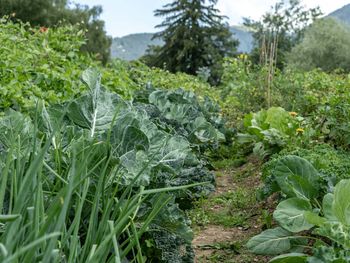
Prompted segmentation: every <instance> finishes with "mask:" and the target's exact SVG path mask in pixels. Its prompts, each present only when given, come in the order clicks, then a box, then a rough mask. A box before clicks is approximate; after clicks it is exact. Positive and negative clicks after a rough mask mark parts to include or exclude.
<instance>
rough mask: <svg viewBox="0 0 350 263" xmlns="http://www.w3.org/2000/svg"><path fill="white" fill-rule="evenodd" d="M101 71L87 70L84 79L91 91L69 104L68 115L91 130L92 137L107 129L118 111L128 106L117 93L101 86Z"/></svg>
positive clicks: (76, 122)
mask: <svg viewBox="0 0 350 263" xmlns="http://www.w3.org/2000/svg"><path fill="white" fill-rule="evenodd" d="M100 78H101V76H100V73H98V72H95V71H94V70H87V71H85V72H84V74H83V80H84V82H85V83H86V84H87V86H88V88H89V90H90V92H89V94H87V95H85V96H82V97H80V98H78V99H76V100H74V101H72V102H71V103H70V104H69V106H68V112H67V115H68V117H69V118H70V119H71V120H72V121H73V122H74V123H75V124H76V125H79V126H80V127H82V128H86V129H89V130H90V135H91V137H93V136H94V134H95V132H96V131H101V130H107V129H108V128H109V127H110V124H111V122H112V120H113V117H114V115H115V113H116V112H119V111H121V110H122V109H125V108H127V104H126V103H125V102H124V101H123V100H122V99H121V98H120V97H119V96H118V95H116V94H114V93H110V92H107V91H105V90H103V89H102V88H101V87H100Z"/></svg>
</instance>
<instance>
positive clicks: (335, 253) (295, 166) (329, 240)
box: [247, 156, 350, 262]
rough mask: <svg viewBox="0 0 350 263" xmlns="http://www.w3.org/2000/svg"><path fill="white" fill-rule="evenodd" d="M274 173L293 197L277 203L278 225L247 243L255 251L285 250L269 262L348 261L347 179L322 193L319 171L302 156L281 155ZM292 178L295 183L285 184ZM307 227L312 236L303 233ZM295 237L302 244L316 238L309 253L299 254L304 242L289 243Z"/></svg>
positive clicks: (284, 191)
mask: <svg viewBox="0 0 350 263" xmlns="http://www.w3.org/2000/svg"><path fill="white" fill-rule="evenodd" d="M273 175H274V179H273V180H276V182H277V184H278V185H279V186H280V191H281V192H282V194H284V195H285V196H287V197H291V196H292V197H291V198H289V199H287V200H284V201H282V202H281V203H279V205H278V206H277V208H276V210H275V212H274V219H275V220H276V221H277V223H278V224H279V225H280V227H278V228H274V229H269V230H266V231H264V232H262V233H261V234H259V235H257V236H255V237H253V238H252V239H251V240H250V241H249V242H248V244H247V246H248V248H249V249H250V250H251V251H252V252H254V253H257V254H266V255H279V254H283V253H288V254H283V255H280V256H278V257H275V258H274V259H272V260H271V261H270V262H347V261H348V259H349V251H350V250H349V248H350V244H349V225H350V205H349V203H350V202H349V194H348V193H349V190H350V181H349V180H341V181H340V182H338V183H337V185H336V186H335V188H334V191H333V193H327V192H326V193H325V194H324V195H322V192H320V188H319V186H318V185H319V183H320V178H321V177H320V173H318V172H317V170H316V169H315V168H314V167H313V166H312V165H311V164H310V163H309V162H307V161H306V160H305V159H302V158H300V157H296V156H285V157H283V158H282V159H280V160H279V161H278V162H277V164H276V168H275V169H274V171H273ZM283 176H287V177H283ZM278 178H280V179H282V180H279V179H278ZM292 181H295V184H289V186H288V187H285V186H287V185H288V182H292ZM295 196H296V197H295ZM320 197H321V200H322V202H320V201H319V199H320ZM320 203H322V205H320ZM310 229H313V232H312V233H313V234H314V235H315V236H308V233H303V231H305V230H310ZM298 239H299V241H302V242H303V243H305V244H307V243H309V240H312V239H314V240H316V241H315V242H313V243H312V253H311V255H308V254H301V252H304V249H303V246H301V247H300V248H298V245H297V246H296V247H293V246H292V242H295V241H297V240H298ZM298 243H299V242H298ZM301 244H302V243H299V245H301ZM294 252H298V253H299V254H295V253H294Z"/></svg>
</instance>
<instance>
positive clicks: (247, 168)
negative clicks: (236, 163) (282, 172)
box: [193, 160, 276, 263]
mask: <svg viewBox="0 0 350 263" xmlns="http://www.w3.org/2000/svg"><path fill="white" fill-rule="evenodd" d="M260 168H261V166H260V164H259V163H258V162H255V161H254V160H250V161H249V162H248V163H246V164H245V165H243V166H241V167H239V168H225V169H223V170H220V171H217V172H216V174H217V179H216V181H217V187H216V191H215V192H214V193H212V195H211V196H210V197H209V198H208V203H209V204H212V202H211V200H215V198H219V197H220V196H223V195H225V194H226V193H235V191H238V190H239V189H249V191H251V193H252V194H254V193H255V192H256V190H257V189H258V188H259V187H260V186H262V182H261V179H260V178H261V172H260ZM249 193H250V192H248V198H249ZM249 200H250V199H249ZM249 200H248V201H247V202H248V203H246V204H245V206H244V207H243V208H240V209H238V210H239V213H244V215H245V216H246V222H245V223H244V225H237V226H233V227H227V226H223V225H222V224H220V223H216V222H209V223H207V224H203V225H201V226H195V229H196V230H195V237H194V240H193V247H194V249H195V254H196V259H195V262H197V263H204V262H237V263H239V262H246V263H248V262H261V263H264V262H268V260H269V258H268V257H265V256H257V255H253V254H251V253H250V252H249V251H247V249H246V248H245V244H246V242H247V241H248V240H249V239H250V238H251V237H253V236H254V235H257V234H258V233H260V232H261V231H263V230H264V224H266V223H265V222H264V220H263V219H262V217H263V215H262V213H263V211H265V214H266V211H268V212H269V213H272V211H273V209H274V207H275V205H276V204H275V200H273V199H271V198H270V199H269V200H267V201H264V202H258V201H256V200H255V199H254V201H252V202H249ZM228 201H230V200H228ZM238 201H240V200H238ZM241 201H243V200H241ZM203 206H205V204H204V205H203ZM225 207H226V206H225V203H223V204H216V205H213V206H211V207H205V208H203V209H205V210H204V211H205V212H207V213H208V214H212V213H213V214H216V213H218V214H219V213H221V212H222V210H223V209H226V208H225ZM233 213H234V212H233Z"/></svg>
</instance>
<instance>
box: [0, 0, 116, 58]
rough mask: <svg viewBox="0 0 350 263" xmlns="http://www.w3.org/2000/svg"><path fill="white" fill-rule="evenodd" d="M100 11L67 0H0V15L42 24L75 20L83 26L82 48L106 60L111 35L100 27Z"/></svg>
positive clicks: (101, 24)
mask: <svg viewBox="0 0 350 263" xmlns="http://www.w3.org/2000/svg"><path fill="white" fill-rule="evenodd" d="M101 13H102V7H101V6H94V7H92V8H89V7H88V6H84V5H75V6H74V7H72V4H71V3H69V1H67V0H25V1H21V0H1V1H0V17H2V16H4V15H10V16H11V19H12V20H14V21H17V20H18V19H19V20H21V21H23V22H29V23H30V24H31V25H32V26H42V27H53V26H57V25H58V24H60V23H64V24H71V25H75V24H78V25H79V28H80V29H81V30H83V31H85V30H86V35H85V36H86V37H87V42H86V43H84V45H83V47H82V50H84V51H87V52H89V53H94V54H95V55H96V57H97V58H98V59H99V60H101V61H103V62H104V63H106V62H107V60H108V59H109V55H110V46H111V39H110V38H109V37H108V36H107V35H106V32H105V31H104V21H102V20H99V19H98V18H99V16H100V15H101ZM45 30H46V29H45Z"/></svg>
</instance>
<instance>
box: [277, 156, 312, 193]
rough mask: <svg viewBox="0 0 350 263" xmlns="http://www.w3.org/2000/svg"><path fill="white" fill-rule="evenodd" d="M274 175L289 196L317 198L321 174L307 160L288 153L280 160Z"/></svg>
mask: <svg viewBox="0 0 350 263" xmlns="http://www.w3.org/2000/svg"><path fill="white" fill-rule="evenodd" d="M274 176H275V178H276V181H277V183H278V185H279V186H280V188H281V190H282V192H283V193H285V194H286V195H287V196H289V197H300V198H305V199H312V198H316V197H317V196H318V193H319V183H318V180H319V174H318V172H317V170H316V169H315V168H314V167H313V166H312V164H311V163H309V162H308V161H307V160H305V159H303V158H300V157H298V156H294V155H287V156H285V157H283V158H282V159H281V160H279V161H278V163H277V165H276V167H275V169H274Z"/></svg>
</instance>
